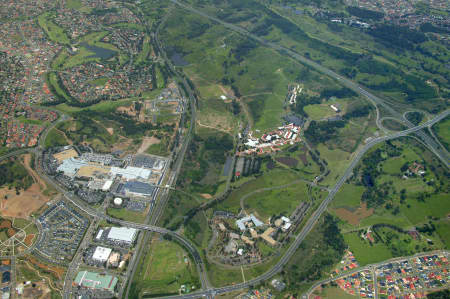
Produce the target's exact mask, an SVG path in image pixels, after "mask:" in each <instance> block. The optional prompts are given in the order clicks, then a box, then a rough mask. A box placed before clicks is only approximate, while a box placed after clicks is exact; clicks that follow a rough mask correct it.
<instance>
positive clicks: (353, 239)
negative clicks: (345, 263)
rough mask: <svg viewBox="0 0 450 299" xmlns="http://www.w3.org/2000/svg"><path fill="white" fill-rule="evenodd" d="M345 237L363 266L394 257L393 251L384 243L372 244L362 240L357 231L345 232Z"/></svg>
mask: <svg viewBox="0 0 450 299" xmlns="http://www.w3.org/2000/svg"><path fill="white" fill-rule="evenodd" d="M344 239H345V242H346V243H347V244H348V246H349V249H350V251H351V252H353V254H354V255H355V258H356V260H357V261H358V263H359V264H360V265H361V266H364V265H367V264H372V263H377V262H381V261H384V260H387V259H390V258H392V254H391V251H390V250H389V248H387V247H386V246H385V245H384V244H383V243H376V244H374V245H370V243H369V242H368V241H364V240H361V238H360V236H359V234H358V233H357V232H356V233H348V234H344Z"/></svg>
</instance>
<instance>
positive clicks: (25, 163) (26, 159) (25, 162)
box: [23, 154, 47, 190]
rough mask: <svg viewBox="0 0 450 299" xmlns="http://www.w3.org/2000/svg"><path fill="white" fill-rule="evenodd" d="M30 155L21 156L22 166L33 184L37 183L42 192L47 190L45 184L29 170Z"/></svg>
mask: <svg viewBox="0 0 450 299" xmlns="http://www.w3.org/2000/svg"><path fill="white" fill-rule="evenodd" d="M30 163H31V154H25V155H24V156H23V166H24V167H25V169H26V170H27V171H28V173H29V174H30V175H31V176H32V177H33V180H34V182H35V183H38V184H39V186H40V187H41V188H42V190H45V189H46V188H47V185H46V184H45V182H44V180H42V179H41V177H40V176H39V175H38V174H37V173H36V171H34V170H33V169H32V168H31V165H30Z"/></svg>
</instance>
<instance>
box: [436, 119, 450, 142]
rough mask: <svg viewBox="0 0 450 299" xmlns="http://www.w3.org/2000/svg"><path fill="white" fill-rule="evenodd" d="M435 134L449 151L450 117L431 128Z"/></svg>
mask: <svg viewBox="0 0 450 299" xmlns="http://www.w3.org/2000/svg"><path fill="white" fill-rule="evenodd" d="M433 130H434V132H435V134H436V135H437V136H438V137H439V139H440V141H441V143H442V145H443V146H445V148H446V149H447V150H450V117H447V118H446V119H444V120H442V121H441V122H439V123H437V124H435V125H434V126H433Z"/></svg>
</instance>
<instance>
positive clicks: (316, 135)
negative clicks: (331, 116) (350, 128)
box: [305, 120, 346, 144]
mask: <svg viewBox="0 0 450 299" xmlns="http://www.w3.org/2000/svg"><path fill="white" fill-rule="evenodd" d="M345 124H346V121H344V120H338V121H322V122H318V121H314V120H313V121H312V122H311V123H310V125H309V127H308V129H307V130H306V131H305V137H306V138H307V139H308V140H309V141H311V142H313V143H315V144H318V143H323V142H326V141H328V140H330V139H332V138H335V137H337V133H338V129H339V128H343V127H345Z"/></svg>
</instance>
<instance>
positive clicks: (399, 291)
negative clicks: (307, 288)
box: [313, 251, 450, 299]
mask: <svg viewBox="0 0 450 299" xmlns="http://www.w3.org/2000/svg"><path fill="white" fill-rule="evenodd" d="M448 254H449V253H448V252H447V251H439V252H436V253H428V254H423V255H420V256H415V257H408V258H402V259H398V258H397V259H393V260H388V261H386V262H384V263H382V264H380V265H377V266H375V267H371V266H366V267H363V268H361V269H360V270H359V271H357V272H354V273H351V272H350V273H349V274H348V275H344V276H342V275H339V277H337V278H336V279H335V280H333V281H332V282H331V285H337V286H338V287H339V288H341V289H342V290H343V291H345V292H346V293H348V294H351V295H355V296H357V297H359V298H375V295H377V297H378V298H388V299H400V298H408V299H410V298H426V296H427V294H428V293H431V292H433V291H436V290H439V289H445V288H448V287H449V286H450V283H449V279H450V273H449V270H450V268H449V261H448ZM346 255H347V256H350V255H351V253H350V252H347V254H346ZM348 270H351V269H348ZM322 287H323V286H319V287H318V289H320V288H322ZM318 289H316V290H318ZM315 293H316V292H315ZM313 298H320V296H315V297H313Z"/></svg>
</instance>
